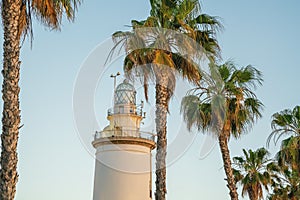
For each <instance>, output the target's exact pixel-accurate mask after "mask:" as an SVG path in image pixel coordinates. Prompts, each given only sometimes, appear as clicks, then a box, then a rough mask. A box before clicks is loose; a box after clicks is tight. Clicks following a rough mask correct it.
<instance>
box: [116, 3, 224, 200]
mask: <svg viewBox="0 0 300 200" xmlns="http://www.w3.org/2000/svg"><path fill="white" fill-rule="evenodd" d="M150 4H151V12H150V16H149V17H148V18H147V19H146V20H144V21H136V20H133V21H132V23H131V24H132V32H121V31H119V32H116V33H114V34H113V39H114V41H115V43H116V46H115V47H117V46H118V45H121V46H123V45H124V46H125V51H126V53H127V55H126V57H125V60H124V71H125V74H126V76H127V77H128V78H130V79H134V78H136V77H138V79H139V80H140V81H141V82H142V83H143V84H144V91H145V97H146V100H148V83H149V81H151V80H154V82H155V89H156V97H155V98H156V120H155V121H156V132H157V135H158V136H157V154H156V193H155V197H156V198H155V199H157V200H164V199H165V194H166V191H167V190H166V148H167V138H166V134H167V126H166V123H167V113H168V104H169V101H170V98H171V96H172V94H173V92H174V88H175V83H176V75H177V74H180V75H181V76H182V77H183V78H185V79H187V80H189V81H190V82H192V83H194V84H198V82H199V80H200V78H201V76H200V71H199V67H198V65H197V64H196V63H195V62H194V61H193V60H192V59H191V58H192V56H194V57H197V56H196V55H200V54H201V53H202V54H203V51H202V52H200V51H197V50H199V49H197V48H195V47H194V44H195V43H196V44H197V45H198V46H200V47H201V48H202V49H204V51H205V54H206V55H207V56H208V57H210V58H216V57H217V56H219V51H220V48H219V45H218V43H217V41H216V39H215V33H216V31H217V30H218V29H220V28H221V27H222V26H221V24H220V23H219V21H218V20H217V18H215V17H211V16H209V15H205V14H199V12H198V11H199V8H200V7H199V3H198V1H196V0H162V1H161V0H160V1H159V0H150ZM184 36H185V37H184ZM113 50H115V49H113ZM191 55H192V56H191Z"/></svg>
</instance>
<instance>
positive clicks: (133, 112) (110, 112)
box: [107, 108, 143, 116]
mask: <svg viewBox="0 0 300 200" xmlns="http://www.w3.org/2000/svg"><path fill="white" fill-rule="evenodd" d="M113 114H132V115H138V116H143V110H142V109H140V108H136V109H135V110H133V109H130V110H129V111H128V110H119V111H117V112H114V109H113V108H110V109H108V110H107V115H108V116H111V115H113Z"/></svg>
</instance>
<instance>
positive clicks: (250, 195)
mask: <svg viewBox="0 0 300 200" xmlns="http://www.w3.org/2000/svg"><path fill="white" fill-rule="evenodd" d="M247 192H248V196H249V199H250V200H258V197H256V195H255V194H254V192H253V190H252V189H251V188H248V190H247Z"/></svg>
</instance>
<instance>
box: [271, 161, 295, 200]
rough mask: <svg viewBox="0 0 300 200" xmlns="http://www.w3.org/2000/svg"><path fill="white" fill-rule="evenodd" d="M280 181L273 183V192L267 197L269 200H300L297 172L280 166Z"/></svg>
mask: <svg viewBox="0 0 300 200" xmlns="http://www.w3.org/2000/svg"><path fill="white" fill-rule="evenodd" d="M280 168H281V173H280V175H281V176H280V180H279V181H277V182H275V184H274V185H273V186H272V187H273V192H272V194H270V195H269V196H268V199H269V200H286V199H291V200H299V199H300V177H299V175H298V172H297V171H293V170H292V169H291V168H290V167H288V166H280Z"/></svg>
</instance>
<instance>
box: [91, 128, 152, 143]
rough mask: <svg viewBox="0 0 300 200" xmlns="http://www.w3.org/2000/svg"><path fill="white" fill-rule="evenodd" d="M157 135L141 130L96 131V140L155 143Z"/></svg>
mask: <svg viewBox="0 0 300 200" xmlns="http://www.w3.org/2000/svg"><path fill="white" fill-rule="evenodd" d="M155 136H156V135H155V134H154V133H150V132H144V131H139V130H126V129H125V130H124V129H122V130H104V131H100V132H98V131H96V133H95V136H94V139H95V140H98V139H103V138H124V137H126V138H141V139H146V140H150V141H153V142H155Z"/></svg>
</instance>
